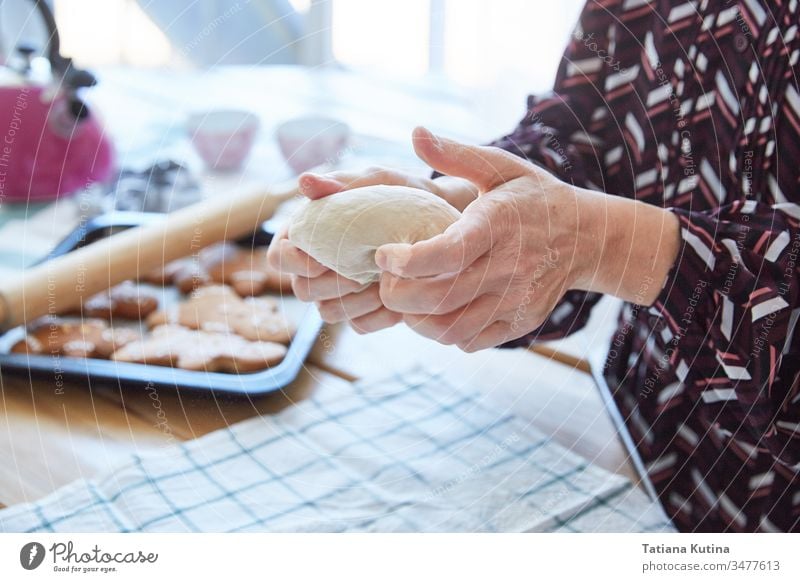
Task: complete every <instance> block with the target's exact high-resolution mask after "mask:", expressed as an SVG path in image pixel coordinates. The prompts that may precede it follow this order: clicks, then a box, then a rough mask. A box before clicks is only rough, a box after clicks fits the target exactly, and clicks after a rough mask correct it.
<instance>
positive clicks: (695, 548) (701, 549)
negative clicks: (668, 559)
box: [642, 544, 731, 554]
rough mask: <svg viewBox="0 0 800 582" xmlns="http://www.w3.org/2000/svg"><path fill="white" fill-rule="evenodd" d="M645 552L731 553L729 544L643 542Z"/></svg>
mask: <svg viewBox="0 0 800 582" xmlns="http://www.w3.org/2000/svg"><path fill="white" fill-rule="evenodd" d="M642 550H644V553H645V554H730V553H731V549H730V547H728V546H717V545H715V544H705V545H703V544H691V545H688V546H668V545H666V544H656V545H653V544H642Z"/></svg>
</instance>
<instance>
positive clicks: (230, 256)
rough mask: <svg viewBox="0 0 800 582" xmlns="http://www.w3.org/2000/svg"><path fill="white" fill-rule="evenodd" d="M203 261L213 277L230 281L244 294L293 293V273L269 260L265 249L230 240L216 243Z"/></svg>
mask: <svg viewBox="0 0 800 582" xmlns="http://www.w3.org/2000/svg"><path fill="white" fill-rule="evenodd" d="M200 262H201V264H202V265H203V267H204V268H205V270H206V272H207V273H208V275H209V277H211V280H212V281H214V282H215V283H220V284H224V285H230V286H231V287H232V288H233V290H234V291H236V293H238V294H239V295H240V296H241V297H253V296H255V295H262V294H264V293H266V292H267V291H273V292H278V293H291V289H292V282H291V279H290V277H289V276H288V275H285V274H283V273H280V272H279V271H276V270H275V269H273V268H272V267H270V266H269V265H268V264H267V253H266V251H265V250H264V249H250V250H248V249H243V248H242V247H240V246H238V245H233V244H230V243H223V244H218V245H212V246H210V247H208V248H206V249H204V250H203V251H202V252H201V253H200Z"/></svg>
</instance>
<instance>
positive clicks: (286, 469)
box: [0, 369, 671, 532]
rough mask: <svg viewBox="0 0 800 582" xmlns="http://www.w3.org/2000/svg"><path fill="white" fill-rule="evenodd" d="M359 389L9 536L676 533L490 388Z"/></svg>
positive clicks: (7, 516)
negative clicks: (501, 402)
mask: <svg viewBox="0 0 800 582" xmlns="http://www.w3.org/2000/svg"><path fill="white" fill-rule="evenodd" d="M345 386H346V388H342V387H341V386H340V385H337V386H336V387H333V386H323V387H322V388H320V389H319V390H318V393H317V395H315V396H314V397H313V398H312V399H310V400H307V401H304V402H302V403H300V404H298V405H296V406H294V407H292V408H290V409H288V410H286V411H284V412H282V413H281V414H278V415H276V416H271V417H257V418H253V419H250V420H248V421H245V422H242V423H240V424H237V425H234V426H232V427H230V428H228V429H224V430H220V431H217V432H215V433H212V434H210V435H207V436H205V437H203V438H200V439H197V440H195V441H191V442H188V443H185V444H182V445H180V446H174V447H170V448H169V449H167V450H165V451H164V452H161V453H160V454H150V455H148V456H134V457H133V458H132V459H131V460H130V461H129V462H127V463H126V464H125V465H123V466H121V467H119V468H118V469H117V470H116V471H114V472H112V473H110V474H107V475H103V476H100V477H97V478H94V479H91V480H84V481H77V482H75V483H72V484H71V485H68V486H66V487H64V488H62V489H61V490H59V491H57V492H55V493H54V494H52V495H50V496H48V497H46V498H45V499H43V500H41V501H39V502H36V503H32V504H24V505H18V506H14V507H11V508H8V509H6V510H4V511H0V531H5V532H23V531H24V532H82V531H120V532H129V531H147V532H156V531H158V532H176V531H177V532H184V531H190V532H194V531H214V532H244V531H315V532H316V531H323V532H341V531H509V532H519V531H670V530H671V526H670V524H669V522H668V520H667V519H666V518H665V517H664V515H663V514H662V513H661V511H660V509H659V508H658V507H657V506H656V505H654V504H652V503H651V502H650V501H649V500H648V499H647V497H646V496H645V494H644V493H643V492H641V491H640V490H639V489H638V488H635V487H633V486H632V485H631V483H630V482H629V481H627V480H626V479H624V478H622V477H620V476H618V475H613V474H611V473H608V472H606V471H604V470H602V469H599V468H597V467H594V466H592V465H589V464H587V462H586V461H584V460H583V459H581V458H579V457H578V456H576V455H574V454H573V453H571V452H569V451H567V450H565V449H563V448H562V447H560V446H558V445H557V444H555V443H553V442H552V441H551V440H549V439H548V438H547V437H546V436H545V435H543V434H541V433H540V432H538V431H537V430H536V429H534V428H532V427H531V426H529V425H527V424H526V423H525V422H523V421H522V420H521V419H519V418H517V417H515V416H513V415H511V414H507V413H506V412H504V411H503V410H501V409H498V408H497V407H496V406H495V405H493V404H492V403H490V402H489V400H488V399H487V398H486V397H485V396H484V395H482V394H481V393H480V392H478V391H476V390H470V389H466V388H463V387H457V386H454V385H452V384H450V383H448V382H447V380H446V378H444V377H441V376H439V375H435V374H431V373H429V372H427V371H425V370H421V369H415V370H411V371H408V372H406V373H404V374H402V375H399V376H396V377H392V378H389V379H383V380H380V381H371V382H362V383H356V384H346V385H345Z"/></svg>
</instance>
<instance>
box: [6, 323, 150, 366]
mask: <svg viewBox="0 0 800 582" xmlns="http://www.w3.org/2000/svg"><path fill="white" fill-rule="evenodd" d="M140 337H141V335H140V334H139V333H137V332H136V331H134V330H132V329H125V328H122V329H111V328H110V327H108V323H106V322H105V321H104V320H102V319H85V320H84V321H82V322H80V323H72V322H67V321H63V320H60V319H47V320H41V321H39V322H38V323H36V324H34V325H33V326H32V327H31V328H29V329H28V331H27V335H26V336H25V338H23V339H22V340H20V341H18V342H17V343H16V344H14V346H13V347H12V348H11V352H12V353H16V354H32V355H33V354H47V355H62V356H70V357H74V358H102V359H108V358H109V357H111V354H112V353H114V351H115V350H116V349H118V348H121V347H122V346H125V345H127V344H129V343H130V342H133V341H136V340H138V339H139V338H140Z"/></svg>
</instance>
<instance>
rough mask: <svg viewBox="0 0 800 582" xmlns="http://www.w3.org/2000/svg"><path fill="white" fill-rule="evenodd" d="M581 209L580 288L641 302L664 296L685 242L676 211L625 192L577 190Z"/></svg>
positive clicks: (577, 199)
mask: <svg viewBox="0 0 800 582" xmlns="http://www.w3.org/2000/svg"><path fill="white" fill-rule="evenodd" d="M575 197H576V201H577V204H576V208H577V214H578V223H579V224H578V236H577V244H576V261H575V264H576V275H575V276H574V281H575V288H577V289H582V290H585V291H594V292H596V293H603V294H606V295H614V296H616V297H619V298H620V299H623V300H624V301H629V302H632V303H637V304H640V305H651V304H652V303H653V302H654V301H655V300H656V299H657V298H658V296H659V294H660V292H661V290H662V287H663V284H664V281H665V280H666V277H667V275H668V274H669V271H670V269H671V268H672V266H673V265H674V264H675V260H676V257H677V254H678V249H679V246H680V222H679V220H678V218H677V217H676V216H675V215H674V214H673V213H672V212H670V211H668V210H665V209H663V208H659V207H657V206H653V205H651V204H646V203H644V202H638V201H635V200H631V199H629V198H623V197H620V196H610V195H607V194H602V193H598V192H592V191H588V190H577V191H576V193H575Z"/></svg>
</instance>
